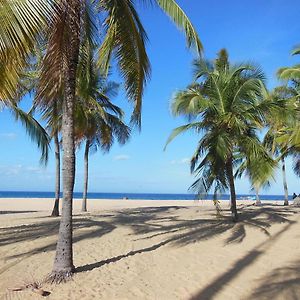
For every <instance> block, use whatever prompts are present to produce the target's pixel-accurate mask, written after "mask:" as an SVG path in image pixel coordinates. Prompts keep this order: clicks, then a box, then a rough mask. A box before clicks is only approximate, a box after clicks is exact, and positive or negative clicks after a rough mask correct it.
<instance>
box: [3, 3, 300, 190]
mask: <svg viewBox="0 0 300 300" xmlns="http://www.w3.org/2000/svg"><path fill="white" fill-rule="evenodd" d="M178 3H179V4H180V5H181V6H182V8H183V9H184V10H185V11H186V13H187V14H188V16H189V17H190V19H191V20H192V22H193V24H194V25H195V27H196V29H197V31H198V33H199V35H200V38H201V41H202V42H203V45H204V49H205V52H204V55H205V57H207V58H215V55H216V53H217V52H218V51H219V50H220V49H221V48H223V47H225V48H227V50H228V51H229V55H230V59H231V61H232V62H240V61H251V62H255V63H257V64H259V65H260V66H261V67H262V68H263V70H264V71H265V73H266V75H267V78H268V87H269V88H273V87H274V86H276V84H278V82H277V80H276V76H275V74H276V70H277V69H278V68H279V67H281V66H285V65H292V64H295V63H297V62H299V58H295V57H291V56H290V51H291V49H292V48H293V46H295V45H297V44H299V43H300V37H299V32H300V23H299V21H298V19H299V10H300V2H299V1H296V0H294V1H292V0H285V1H279V0H277V1H275V0H273V1H272V0H266V1H261V0H255V1H219V0H210V1H199V0H190V1H184V0H178ZM138 11H139V12H140V15H141V19H142V21H143V23H144V26H145V28H146V30H147V33H148V36H149V43H148V46H147V48H148V54H149V57H150V60H151V64H152V76H151V80H150V81H149V83H148V85H147V87H146V90H145V95H144V105H143V117H142V131H141V133H139V132H138V131H135V132H133V134H132V137H131V140H130V142H129V143H128V144H127V145H125V146H122V147H119V146H118V145H114V146H113V148H112V149H111V151H110V153H109V154H105V155H103V154H102V153H101V152H98V153H96V154H94V155H92V156H91V158H90V188H89V190H90V191H91V192H154V193H155V192H157V193H185V192H186V191H187V189H188V187H189V185H190V184H191V183H192V182H193V177H192V176H191V175H190V174H189V164H188V159H189V158H190V157H191V155H192V154H193V151H194V149H195V146H196V144H197V140H198V137H197V136H195V135H191V134H185V135H183V136H180V137H178V138H177V139H176V140H174V142H172V143H171V144H170V145H169V146H168V148H167V150H166V151H163V148H164V145H165V142H166V140H167V137H168V135H169V134H170V132H171V130H172V129H173V128H175V127H176V126H179V125H182V124H183V123H184V120H183V119H180V118H177V119H175V118H173V117H172V116H171V114H170V109H169V106H170V100H171V98H172V94H173V93H174V92H175V91H176V90H178V89H182V88H184V87H185V86H186V85H187V84H188V83H190V82H191V80H192V74H191V62H192V60H193V58H194V57H195V53H194V52H193V51H189V50H187V49H186V46H185V40H184V37H183V35H182V33H181V32H180V31H178V30H177V29H176V27H175V26H174V25H173V24H172V23H171V22H170V21H169V19H168V18H167V17H166V16H165V15H164V14H163V13H162V12H161V11H160V10H159V9H156V8H150V7H148V8H145V7H139V8H138ZM114 79H115V80H116V81H119V80H120V79H119V78H118V76H116V75H114ZM115 102H116V103H117V104H118V105H120V106H121V107H122V108H123V109H124V110H125V111H126V112H127V113H129V112H130V106H129V105H128V103H127V102H126V100H125V99H124V94H123V93H122V92H121V93H120V94H119V96H118V97H117V98H116V99H115ZM22 105H23V107H24V108H25V109H27V108H28V107H29V106H30V99H29V98H26V99H25V100H24V102H23V103H22ZM0 140H1V145H2V147H1V149H0V190H28V191H52V190H53V188H54V175H55V169H54V159H53V156H54V154H53V152H52V153H51V154H50V161H49V163H48V166H47V167H46V168H44V167H42V166H40V165H39V152H38V150H37V148H36V146H35V145H34V144H33V143H32V142H31V141H30V140H29V138H28V136H27V135H26V133H25V129H24V128H22V126H21V124H19V123H17V122H15V121H14V120H13V117H12V115H11V114H10V113H9V112H8V111H6V110H3V111H2V112H1V115H0ZM82 157H83V151H82V149H79V150H78V151H77V165H76V170H77V175H76V183H75V190H76V191H81V190H82V185H83V161H82ZM291 164H292V162H291V159H288V161H287V173H288V184H289V190H290V194H291V193H293V192H294V191H295V192H296V193H299V192H300V191H299V190H297V189H298V187H299V179H298V178H297V177H296V176H295V175H294V174H293V172H292V170H291ZM281 182H282V179H281V176H280V172H278V174H277V176H276V182H275V183H273V184H272V187H271V188H269V189H268V190H266V191H264V193H266V194H282V193H283V192H282V183H281ZM236 188H237V192H238V193H249V183H248V181H247V179H242V180H239V181H238V182H237V186H236Z"/></svg>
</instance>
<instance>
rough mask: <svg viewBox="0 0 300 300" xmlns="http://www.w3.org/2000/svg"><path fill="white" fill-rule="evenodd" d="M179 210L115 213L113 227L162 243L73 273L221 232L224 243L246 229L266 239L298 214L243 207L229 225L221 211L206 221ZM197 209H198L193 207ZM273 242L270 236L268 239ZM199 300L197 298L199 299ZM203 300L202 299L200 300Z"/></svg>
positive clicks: (254, 255) (239, 236) (240, 237)
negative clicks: (274, 226) (275, 227)
mask: <svg viewBox="0 0 300 300" xmlns="http://www.w3.org/2000/svg"><path fill="white" fill-rule="evenodd" d="M180 209H190V208H187V207H146V208H145V207H144V208H134V209H126V210H122V211H119V212H117V213H116V215H115V216H114V217H113V219H112V223H113V224H114V225H115V226H118V225H122V226H128V227H130V228H131V230H132V231H133V233H132V234H131V235H133V236H135V237H136V239H134V241H138V240H149V242H150V243H151V242H152V241H153V239H155V238H156V237H158V236H160V238H161V237H163V238H164V239H163V241H159V242H158V243H154V244H153V242H152V243H151V245H150V246H149V247H145V248H141V249H138V250H135V251H130V252H128V253H126V254H123V255H119V256H115V257H112V258H110V259H105V260H100V261H99V262H96V263H92V264H87V265H83V266H80V267H78V268H77V272H84V271H88V270H89V271H90V270H93V269H95V268H99V267H101V266H103V265H105V264H109V263H113V262H117V261H119V260H122V259H125V258H127V257H130V256H134V255H136V254H140V253H144V252H150V251H154V250H157V249H159V248H160V247H162V246H166V245H170V246H176V247H178V246H185V245H187V244H189V243H196V242H199V241H201V240H206V239H210V238H213V237H215V236H217V235H220V234H223V233H225V232H230V236H229V237H228V238H227V239H225V241H224V243H225V244H228V243H241V242H242V241H243V240H244V238H245V237H246V232H247V228H249V227H251V228H255V229H257V230H259V231H261V232H262V233H263V234H265V235H267V236H269V237H270V233H269V231H268V229H269V227H270V226H271V225H272V224H275V223H287V225H288V226H290V225H291V224H293V223H294V222H293V221H291V220H289V219H288V218H289V217H290V216H291V215H293V214H295V213H297V212H299V211H300V210H294V209H286V208H284V209H278V208H274V207H272V205H268V206H267V207H260V208H257V207H244V208H243V209H242V214H241V216H240V221H239V223H237V224H236V223H233V222H232V221H231V217H230V211H229V210H225V211H223V213H224V215H223V217H221V218H216V217H215V216H214V213H211V215H208V218H206V219H192V220H190V219H182V218H181V217H180V215H178V214H177V212H178V210H180ZM194 209H195V208H194ZM196 209H199V208H196ZM270 239H273V237H270ZM260 253H261V252H259V251H253V252H252V253H250V255H249V256H247V257H245V258H244V259H243V260H241V261H240V262H238V263H237V265H236V267H235V268H234V269H233V271H232V272H231V273H230V274H229V275H227V276H226V277H228V278H233V277H234V276H235V274H236V273H238V272H239V271H240V270H242V269H243V268H244V267H245V266H247V265H249V264H250V263H251V262H253V261H254V260H255V259H256V258H257V257H258V256H259V255H260ZM199 299H200V298H199ZM203 299H206V298H203Z"/></svg>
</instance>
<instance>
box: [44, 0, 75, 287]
mask: <svg viewBox="0 0 300 300" xmlns="http://www.w3.org/2000/svg"><path fill="white" fill-rule="evenodd" d="M64 5H65V6H66V10H67V11H66V18H67V23H66V24H67V25H66V27H67V28H65V30H66V33H67V36H68V39H69V48H68V49H67V50H66V51H67V53H66V54H67V58H68V61H67V68H66V70H65V71H66V72H65V90H64V99H63V109H62V110H63V112H62V145H63V203H62V214H61V221H60V226H59V236H58V241H57V246H56V254H55V259H54V265H53V270H52V273H51V274H50V276H49V281H50V282H52V283H54V282H55V283H60V282H62V281H65V280H67V279H68V278H70V277H71V276H72V274H73V272H74V270H75V267H74V265H73V248H72V242H73V227H72V206H73V188H74V176H75V144H74V104H75V88H76V69H77V63H78V54H79V25H80V24H79V23H80V0H68V1H66V2H64Z"/></svg>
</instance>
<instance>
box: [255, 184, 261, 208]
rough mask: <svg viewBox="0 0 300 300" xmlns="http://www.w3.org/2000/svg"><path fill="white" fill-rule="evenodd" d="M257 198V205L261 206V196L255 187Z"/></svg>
mask: <svg viewBox="0 0 300 300" xmlns="http://www.w3.org/2000/svg"><path fill="white" fill-rule="evenodd" d="M255 196H256V202H255V205H261V201H260V199H259V194H258V188H257V187H255Z"/></svg>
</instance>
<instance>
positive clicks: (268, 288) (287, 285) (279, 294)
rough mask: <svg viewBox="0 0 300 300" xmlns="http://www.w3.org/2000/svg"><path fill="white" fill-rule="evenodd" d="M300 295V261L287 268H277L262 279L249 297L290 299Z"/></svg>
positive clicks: (293, 299)
mask: <svg viewBox="0 0 300 300" xmlns="http://www.w3.org/2000/svg"><path fill="white" fill-rule="evenodd" d="M299 295H300V260H296V261H294V262H291V263H290V265H289V266H286V267H282V268H277V269H275V270H273V271H272V272H271V273H270V274H269V275H267V276H266V277H264V279H263V282H262V283H261V285H260V286H259V287H258V288H257V289H256V290H255V291H254V292H253V293H252V294H251V296H249V298H248V299H249V300H250V299H271V298H273V299H290V300H297V299H299Z"/></svg>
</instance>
